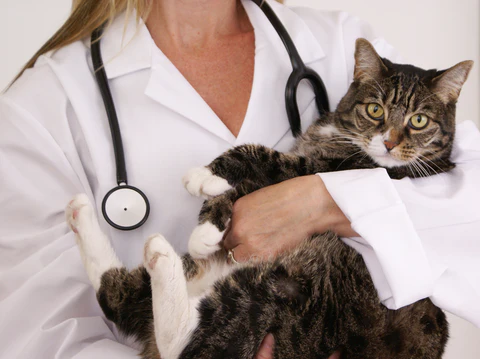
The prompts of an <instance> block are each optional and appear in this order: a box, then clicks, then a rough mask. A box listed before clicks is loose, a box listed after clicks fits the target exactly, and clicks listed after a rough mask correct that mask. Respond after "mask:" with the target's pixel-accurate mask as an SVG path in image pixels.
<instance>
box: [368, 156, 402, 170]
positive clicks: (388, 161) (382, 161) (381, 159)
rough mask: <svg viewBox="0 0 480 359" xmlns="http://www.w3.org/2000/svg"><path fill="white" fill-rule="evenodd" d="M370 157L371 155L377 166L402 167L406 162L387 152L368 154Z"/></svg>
mask: <svg viewBox="0 0 480 359" xmlns="http://www.w3.org/2000/svg"><path fill="white" fill-rule="evenodd" d="M370 157H372V159H373V161H374V162H375V163H377V164H378V165H379V166H382V167H386V168H393V167H402V166H405V165H406V164H407V163H406V162H405V161H400V160H398V159H396V158H395V157H393V156H392V155H390V154H388V153H387V154H385V155H376V156H372V155H370Z"/></svg>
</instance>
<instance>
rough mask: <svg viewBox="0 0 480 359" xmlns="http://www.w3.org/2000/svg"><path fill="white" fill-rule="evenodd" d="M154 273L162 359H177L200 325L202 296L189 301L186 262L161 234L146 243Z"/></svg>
mask: <svg viewBox="0 0 480 359" xmlns="http://www.w3.org/2000/svg"><path fill="white" fill-rule="evenodd" d="M144 265H145V268H146V269H147V271H148V273H149V274H150V281H151V288H152V304H153V322H154V329H155V338H156V341H157V346H158V349H159V351H160V356H161V358H162V359H177V358H178V357H179V355H180V353H181V352H182V351H183V349H184V348H185V346H186V345H187V344H188V342H189V340H190V336H191V333H192V332H193V330H194V329H195V328H196V327H197V324H198V312H197V305H198V303H199V301H200V299H201V298H200V297H194V298H189V297H188V291H187V281H186V278H185V275H184V269H183V265H182V259H181V258H180V257H179V256H178V255H177V254H176V253H175V251H174V250H173V248H172V246H171V245H170V244H169V243H168V242H167V240H166V239H165V238H164V237H162V236H161V235H159V234H156V235H153V236H151V237H150V238H149V239H148V240H147V242H146V243H145V251H144Z"/></svg>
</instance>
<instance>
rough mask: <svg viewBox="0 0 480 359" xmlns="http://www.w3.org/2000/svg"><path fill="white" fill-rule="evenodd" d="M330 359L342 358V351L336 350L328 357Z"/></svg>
mask: <svg viewBox="0 0 480 359" xmlns="http://www.w3.org/2000/svg"><path fill="white" fill-rule="evenodd" d="M328 359H340V352H335V353H333V354H332V355H330V356H329V357H328Z"/></svg>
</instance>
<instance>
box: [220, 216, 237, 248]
mask: <svg viewBox="0 0 480 359" xmlns="http://www.w3.org/2000/svg"><path fill="white" fill-rule="evenodd" d="M239 244H240V240H239V238H238V236H235V235H234V234H233V231H232V226H231V222H230V225H229V226H228V227H227V229H226V230H225V234H224V235H223V246H224V247H225V249H226V250H229V249H233V248H236V247H238V245H239Z"/></svg>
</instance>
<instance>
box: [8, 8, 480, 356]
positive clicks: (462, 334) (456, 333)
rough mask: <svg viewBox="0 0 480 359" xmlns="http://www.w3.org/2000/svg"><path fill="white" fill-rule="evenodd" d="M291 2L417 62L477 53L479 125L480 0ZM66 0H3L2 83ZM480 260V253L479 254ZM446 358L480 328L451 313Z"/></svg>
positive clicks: (471, 349)
mask: <svg viewBox="0 0 480 359" xmlns="http://www.w3.org/2000/svg"><path fill="white" fill-rule="evenodd" d="M286 2H287V4H289V5H292V6H310V7H316V8H322V9H329V10H337V9H342V10H346V11H349V12H351V13H353V14H356V15H358V16H360V17H361V18H363V19H364V20H367V21H368V22H370V23H371V24H374V26H375V28H376V29H377V30H378V31H379V33H381V34H383V36H384V37H385V38H386V39H387V40H388V41H389V42H390V43H391V44H392V45H394V46H395V47H396V48H397V49H398V50H399V51H400V53H401V54H403V56H404V57H405V58H406V59H409V60H410V61H411V62H412V63H413V64H415V65H417V66H421V67H429V68H435V67H436V68H446V67H449V66H452V65H454V64H455V63H457V62H459V61H462V60H466V59H472V60H475V61H476V66H475V67H474V70H473V72H472V74H471V75H470V78H469V80H468V81H467V83H466V84H465V87H464V90H463V92H462V95H461V96H460V101H459V105H458V115H457V118H458V119H459V120H460V121H462V120H465V119H472V120H474V121H475V122H476V123H477V125H479V126H480V105H479V87H480V86H479V85H480V76H479V67H480V61H479V60H480V59H479V55H480V48H479V34H480V32H479V19H480V4H479V1H478V0H457V1H454V0H399V1H392V0H360V1H359V0H335V1H333V0H332V1H326V0H287V1H286ZM69 10H70V1H66V0H0V69H1V70H0V89H3V88H4V87H5V86H6V85H7V84H8V83H9V82H10V80H12V79H13V77H14V76H15V74H16V73H17V72H18V71H19V70H20V69H21V67H22V65H23V64H24V63H25V62H26V61H27V60H28V59H29V58H30V57H31V55H32V54H33V53H34V52H36V50H38V48H39V47H40V46H41V45H42V44H43V43H44V42H45V41H46V40H47V39H48V38H49V37H50V36H51V35H52V34H53V33H54V32H55V30H56V29H58V27H59V26H60V25H61V24H62V23H63V21H64V20H65V19H66V17H67V16H68V13H69ZM479 260H480V259H479ZM450 321H451V324H452V331H451V332H452V333H451V337H452V339H451V340H450V343H449V346H448V350H447V354H446V355H445V358H446V359H457V358H462V359H478V358H480V329H478V328H475V327H473V326H472V325H470V324H469V323H466V322H465V321H463V320H460V319H458V318H453V317H452V318H451V320H450Z"/></svg>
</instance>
